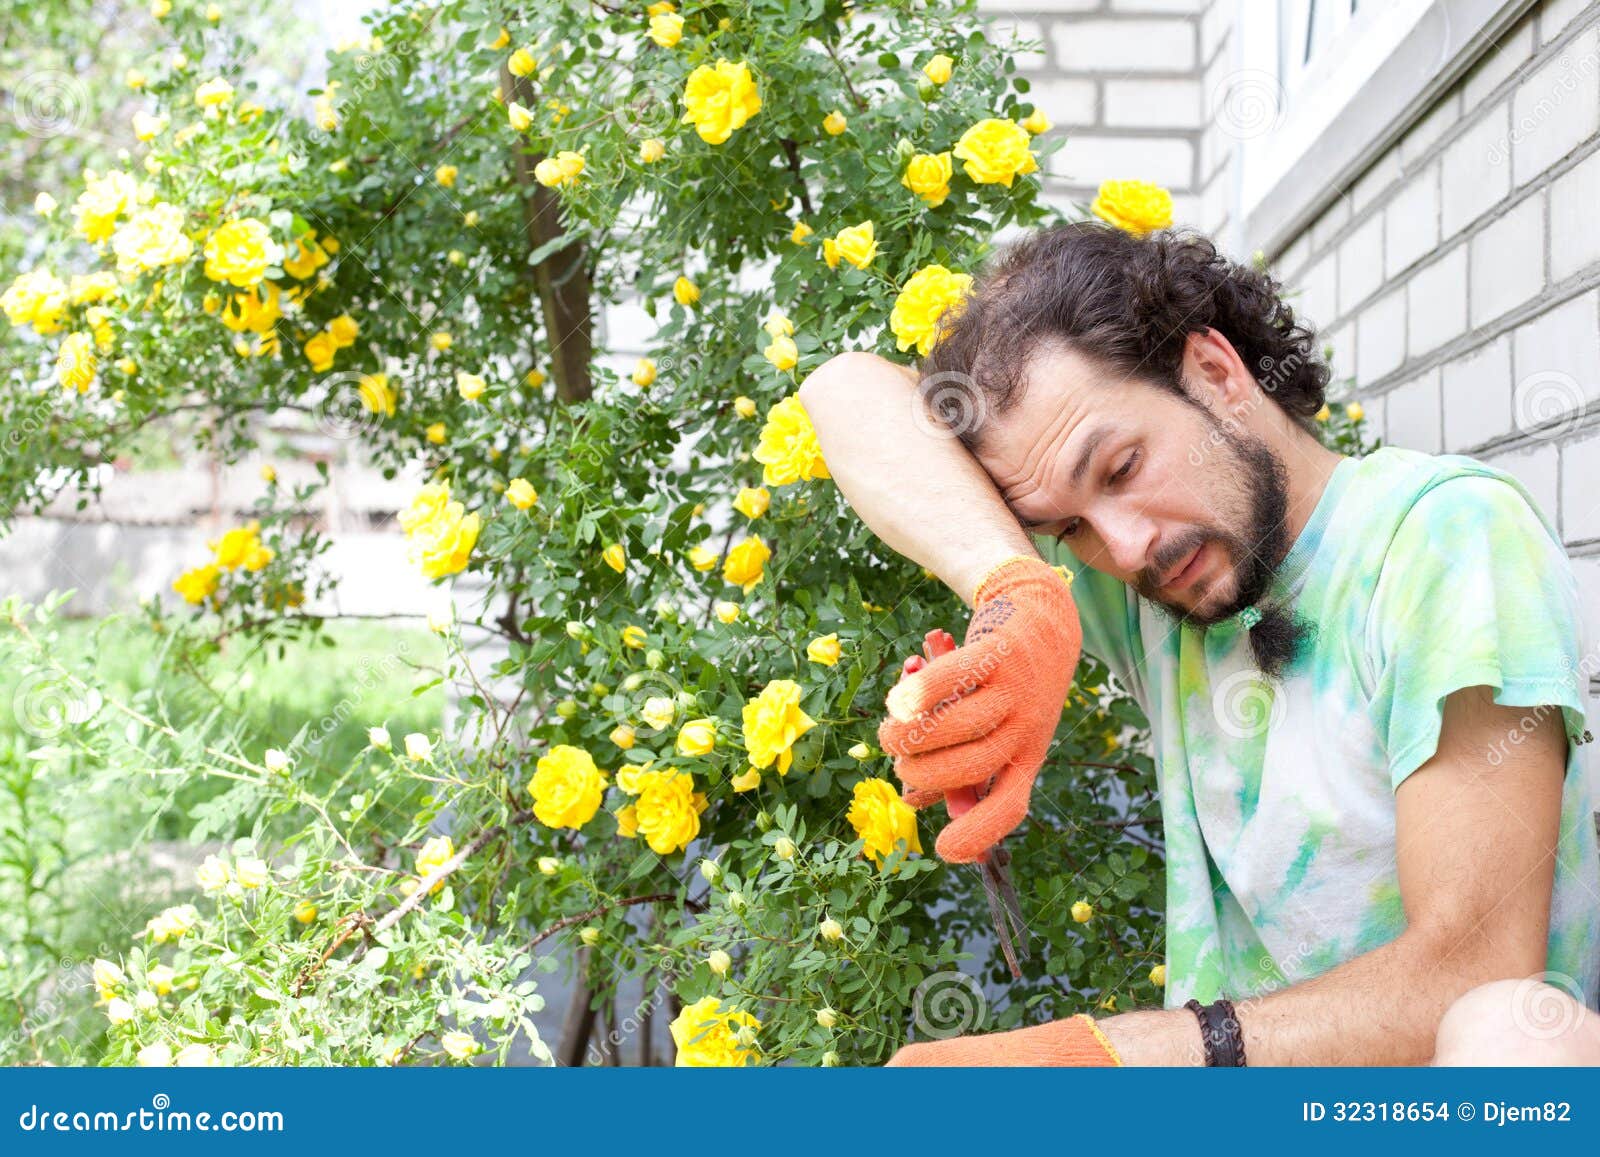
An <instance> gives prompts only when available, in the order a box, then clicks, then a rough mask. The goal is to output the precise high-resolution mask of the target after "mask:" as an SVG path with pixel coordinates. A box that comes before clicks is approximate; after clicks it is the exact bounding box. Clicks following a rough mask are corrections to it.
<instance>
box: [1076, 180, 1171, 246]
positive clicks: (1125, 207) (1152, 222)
mask: <svg viewBox="0 0 1600 1157" xmlns="http://www.w3.org/2000/svg"><path fill="white" fill-rule="evenodd" d="M1089 210H1090V212H1092V213H1093V214H1094V215H1095V216H1096V217H1099V218H1100V219H1101V220H1103V221H1108V222H1110V223H1111V224H1113V225H1115V226H1116V227H1117V228H1118V229H1122V230H1125V231H1126V232H1129V233H1132V234H1134V235H1135V236H1137V237H1143V236H1144V235H1145V234H1146V233H1150V232H1152V231H1154V230H1156V229H1165V228H1167V227H1168V226H1170V225H1171V224H1172V194H1171V193H1169V192H1167V191H1166V190H1165V189H1163V188H1162V187H1161V186H1160V185H1152V184H1151V183H1150V182H1148V181H1106V182H1104V183H1103V184H1101V186H1100V191H1099V192H1098V193H1097V194H1096V195H1095V199H1094V200H1093V201H1092V202H1091V203H1090V205H1089Z"/></svg>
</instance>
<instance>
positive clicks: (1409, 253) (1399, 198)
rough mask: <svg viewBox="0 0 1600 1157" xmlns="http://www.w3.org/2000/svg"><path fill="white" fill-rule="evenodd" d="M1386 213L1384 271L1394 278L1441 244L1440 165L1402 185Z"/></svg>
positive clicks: (1390, 201) (1386, 207)
mask: <svg viewBox="0 0 1600 1157" xmlns="http://www.w3.org/2000/svg"><path fill="white" fill-rule="evenodd" d="M1383 215H1384V223H1383V273H1384V276H1385V277H1391V278H1392V277H1395V276H1397V275H1398V274H1399V273H1400V271H1401V270H1402V269H1407V268H1409V267H1410V266H1411V265H1413V264H1415V263H1416V262H1417V261H1419V260H1421V259H1422V258H1423V257H1425V256H1426V255H1427V254H1429V253H1431V252H1432V251H1433V249H1434V248H1435V247H1436V246H1437V245H1438V244H1439V168H1438V166H1431V167H1429V168H1428V169H1426V170H1424V171H1423V172H1421V173H1418V174H1417V175H1416V176H1415V177H1412V178H1411V179H1410V180H1408V181H1407V182H1406V183H1405V184H1404V185H1402V186H1400V189H1399V191H1398V192H1396V193H1395V195H1394V196H1393V197H1391V198H1390V199H1389V203H1388V205H1386V206H1385V207H1384V210H1383ZM1462 272H1463V273H1465V272H1466V271H1465V269H1463V270H1462Z"/></svg>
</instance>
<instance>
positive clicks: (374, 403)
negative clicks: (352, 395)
mask: <svg viewBox="0 0 1600 1157" xmlns="http://www.w3.org/2000/svg"><path fill="white" fill-rule="evenodd" d="M356 389H357V391H358V392H359V393H360V395H361V407H362V409H364V410H366V411H367V412H368V413H369V414H382V415H383V416H384V417H386V418H392V417H394V407H395V402H396V401H398V400H399V397H400V391H399V390H398V389H397V388H396V387H395V386H393V385H391V384H390V382H389V375H388V374H362V375H361V380H360V381H359V382H358V383H357V385H356Z"/></svg>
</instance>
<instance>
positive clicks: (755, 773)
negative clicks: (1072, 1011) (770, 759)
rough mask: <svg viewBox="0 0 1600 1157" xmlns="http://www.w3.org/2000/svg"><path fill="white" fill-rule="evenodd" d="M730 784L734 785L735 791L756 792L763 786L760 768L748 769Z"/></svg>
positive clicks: (730, 781) (735, 777)
mask: <svg viewBox="0 0 1600 1157" xmlns="http://www.w3.org/2000/svg"><path fill="white" fill-rule="evenodd" d="M728 782H729V783H731V784H732V785H733V790H734V791H737V792H745V791H754V790H755V789H756V788H758V787H760V786H761V771H760V769H759V768H754V767H747V768H745V769H744V771H743V772H741V773H740V774H738V775H736V776H734V777H733V778H732V779H731V780H729V781H728Z"/></svg>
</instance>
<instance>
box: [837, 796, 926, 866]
mask: <svg viewBox="0 0 1600 1157" xmlns="http://www.w3.org/2000/svg"><path fill="white" fill-rule="evenodd" d="M846 818H847V819H848V820H849V821H850V826H851V827H853V828H855V830H856V835H857V836H859V837H861V839H862V840H864V841H865V844H864V846H863V847H862V849H861V850H862V851H863V852H864V853H865V854H866V855H867V857H868V858H869V859H871V860H872V861H873V862H874V863H876V864H879V865H881V864H882V863H883V858H884V857H885V856H887V855H888V854H889V853H890V852H892V851H894V850H895V847H896V845H898V844H899V843H900V842H901V841H902V840H903V841H905V847H906V850H907V851H908V852H920V851H922V843H921V841H919V840H918V839H917V813H916V811H915V810H914V809H913V808H912V807H911V805H910V804H908V803H906V802H905V801H904V800H902V799H901V798H900V793H899V792H898V791H896V790H895V788H894V785H893V784H891V783H890V782H889V781H888V780H886V779H864V780H862V781H861V782H860V783H858V784H856V786H855V791H854V792H853V793H852V795H851V800H850V811H849V813H848V814H847V816H846Z"/></svg>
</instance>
